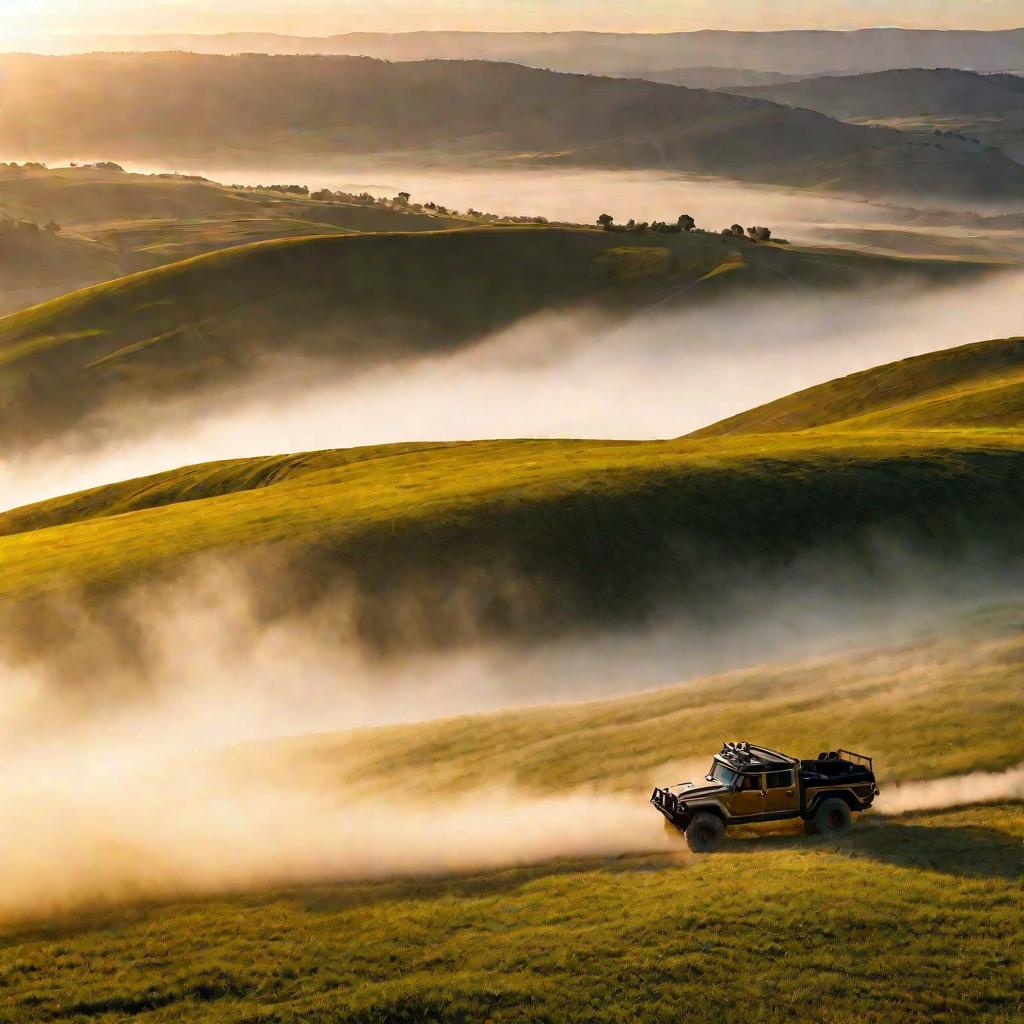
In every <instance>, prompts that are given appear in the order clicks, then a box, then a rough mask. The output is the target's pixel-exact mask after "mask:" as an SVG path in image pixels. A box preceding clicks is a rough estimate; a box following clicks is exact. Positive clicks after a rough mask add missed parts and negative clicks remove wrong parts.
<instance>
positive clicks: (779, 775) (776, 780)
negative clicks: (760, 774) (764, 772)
mask: <svg viewBox="0 0 1024 1024" xmlns="http://www.w3.org/2000/svg"><path fill="white" fill-rule="evenodd" d="M792 785H793V773H792V772H791V771H785V772H769V773H768V788H769V789H789V788H790V786H792Z"/></svg>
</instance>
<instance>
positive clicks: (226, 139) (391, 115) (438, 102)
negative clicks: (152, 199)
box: [0, 54, 1024, 201]
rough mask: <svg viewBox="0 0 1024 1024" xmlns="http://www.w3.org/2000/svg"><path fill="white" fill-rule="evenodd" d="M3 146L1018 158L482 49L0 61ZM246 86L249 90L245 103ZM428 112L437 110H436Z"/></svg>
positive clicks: (976, 174)
mask: <svg viewBox="0 0 1024 1024" xmlns="http://www.w3.org/2000/svg"><path fill="white" fill-rule="evenodd" d="M0 73H2V74H3V78H4V89H5V103H4V105H3V106H2V107H0V146H5V147H7V148H8V149H9V150H10V151H11V152H21V153H26V154H32V153H35V154H40V155H45V154H48V153H52V152H68V151H75V150H82V151H88V152H95V151H96V150H97V148H99V149H103V150H107V151H109V152H110V153H112V154H117V155H119V156H121V157H123V158H125V159H127V158H129V157H132V158H147V159H154V158H159V159H163V160H168V159H175V158H181V157H195V156H197V155H200V154H201V155H202V156H203V158H204V159H207V160H209V159H211V158H213V157H214V156H216V157H217V158H219V159H227V158H230V159H231V160H232V162H233V163H234V164H235V165H244V164H246V163H249V164H252V163H254V162H257V161H260V162H262V163H264V164H265V163H266V162H268V161H270V160H273V159H279V158H280V154H281V153H287V154H288V159H289V160H290V161H294V160H295V159H296V158H297V157H298V156H299V155H300V154H301V155H303V157H304V158H305V159H311V158H314V157H316V158H319V159H320V160H321V161H327V160H330V159H334V160H336V161H337V160H339V159H340V158H348V159H351V158H352V157H355V156H358V155H373V156H374V157H375V158H377V160H378V161H379V160H380V159H383V158H389V159H391V160H404V161H414V162H418V163H422V162H423V161H424V160H429V161H430V162H437V161H442V160H443V161H447V162H454V163H457V164H466V163H472V164H493V163H495V162H497V163H500V164H502V165H506V166H507V165H509V164H512V165H515V166H524V167H529V166H532V165H535V164H538V163H545V164H549V163H552V162H554V163H557V164H565V165H572V166H588V167H625V168H634V169H636V168H655V169H657V170H666V169H668V170H680V171H690V172H697V173H701V174H710V175H719V176H724V177H731V178H742V179H747V180H751V181H760V182H768V183H775V184H788V185H799V186H806V187H820V188H828V189H832V190H842V191H846V192H852V193H858V194H866V195H902V196H904V197H906V196H911V195H912V196H914V198H915V199H917V200H920V199H921V198H922V197H952V198H959V199H966V198H970V199H982V198H984V199H985V200H986V201H992V200H1011V201H1015V200H1021V199H1024V168H1022V167H1021V166H1020V165H1019V164H1016V163H1014V162H1013V161H1011V160H1009V159H1008V158H1006V157H1005V156H1004V155H1002V154H1001V153H998V152H989V151H987V150H984V149H983V148H981V147H978V146H974V145H972V144H970V143H968V142H963V141H961V140H959V139H955V138H954V139H943V140H940V141H934V140H929V141H924V140H921V139H919V138H916V137H914V136H908V135H904V134H901V133H899V132H896V131H893V130H890V129H884V128H878V127H864V126H860V125H852V124H846V123H843V122H839V121H835V120H833V119H831V118H828V117H825V116H823V115H821V114H818V113H815V112H812V111H807V110H795V109H791V108H788V107H783V106H779V105H777V104H774V103H769V102H766V101H764V100H757V99H751V98H749V97H746V96H734V95H729V94H725V93H710V92H706V91H703V90H690V89H685V88H681V87H675V86H669V85H662V84H658V83H654V82H647V81H641V80H638V79H606V78H595V77H590V76H584V75H565V74H557V73H555V72H550V71H541V70H536V69H532V68H525V67H521V66H519V65H513V64H497V63H489V62H483V61H467V62H452V61H419V62H415V61H410V62H399V63H394V64H390V63H387V62H384V61H377V60H372V59H369V58H360V57H309V56H265V55H253V54H248V55H240V56H234V57H228V56H205V55H199V54H90V55H83V56H74V57H33V56H25V55H21V56H18V55H14V56H5V57H3V58H0ZM253 95H259V96H261V97H263V98H264V101H263V102H261V103H258V104H254V103H252V102H251V97H252V96H253ZM441 112H443V113H441Z"/></svg>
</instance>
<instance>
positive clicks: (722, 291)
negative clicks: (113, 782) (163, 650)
mask: <svg viewBox="0 0 1024 1024" xmlns="http://www.w3.org/2000/svg"><path fill="white" fill-rule="evenodd" d="M195 187H196V188H203V187H204V186H198V185H197V186H195ZM329 209H330V210H332V211H333V210H336V209H338V207H336V206H331V207H329ZM395 216H402V215H395ZM242 227H244V224H243V222H241V221H238V220H237V219H234V220H231V221H230V224H229V226H228V228H226V229H225V230H230V232H234V233H235V235H236V239H237V230H239V229H240V228H242ZM287 229H288V230H289V232H291V233H292V234H294V233H295V230H296V229H295V225H294V223H293V222H289V224H288V225H287ZM307 229H308V230H317V229H315V227H309V226H307ZM180 230H181V229H180V228H175V230H173V231H169V232H162V233H161V234H160V236H159V237H162V238H163V239H164V242H163V243H162V244H167V245H172V246H174V245H177V244H178V241H175V239H176V238H177V237H178V235H179V234H180ZM325 230H326V231H330V232H332V233H331V234H324V233H320V234H315V235H307V236H305V237H289V238H282V239H275V240H270V241H263V242H254V243H250V244H247V245H241V246H237V247H235V248H229V249H223V250H221V251H218V252H212V253H208V254H206V255H201V256H196V257H193V258H191V259H184V260H180V261H178V262H176V263H172V264H170V265H167V266H163V267H158V268H156V269H152V270H148V271H144V272H140V273H137V274H133V275H129V276H126V277H122V278H119V279H117V280H114V281H110V282H107V283H104V284H100V285H96V286H94V287H91V288H86V289H82V290H79V291H76V292H73V293H71V294H68V295H65V296H63V297H61V298H59V299H54V300H52V301H50V302H46V303H43V304H41V305H38V306H35V307H31V308H29V309H25V310H22V311H20V312H18V313H14V314H11V315H9V316H7V317H4V318H2V319H0V437H3V438H4V439H5V441H6V442H7V443H10V444H19V443H28V442H32V441H40V440H44V439H47V438H50V437H53V436H55V435H58V434H59V433H60V432H61V431H63V430H66V429H68V428H70V427H74V426H76V425H77V424H79V423H80V422H82V421H83V420H86V419H88V418H89V417H93V418H100V417H102V416H103V415H105V414H110V413H111V412H114V411H116V410H117V409H118V408H119V407H122V406H124V405H126V404H129V403H135V404H138V403H155V402H168V401H171V400H173V399H175V398H178V397H180V396H183V395H188V396H195V395H196V393H197V392H198V391H200V390H202V389H207V390H211V391H214V390H216V389H218V388H223V387H224V386H226V385H228V384H231V383H234V382H237V381H241V380H245V379H247V378H250V377H252V376H253V375H255V374H257V373H258V372H259V371H266V370H267V369H268V365H273V366H274V367H276V368H278V369H280V367H281V366H286V367H287V366H289V364H290V366H291V369H292V371H293V372H294V370H295V367H294V362H295V360H296V359H297V358H298V357H303V358H305V359H307V360H323V361H325V362H326V363H327V364H328V365H329V366H330V367H331V368H332V369H333V370H335V371H336V372H338V373H342V372H344V371H347V370H349V369H355V368H360V367H367V366H373V365H378V364H380V363H382V362H384V361H386V360H389V359H395V358H401V357H409V356H417V355H419V356H422V355H429V354H434V353H438V352H448V351H453V350H455V349H456V348H458V347H459V346H463V345H466V344H469V343H472V342H474V341H478V340H480V339H482V338H484V337H486V336H487V335H488V334H490V333H491V332H494V331H496V330H499V329H501V328H504V327H507V326H510V325H511V324H513V323H516V322H517V321H520V320H522V319H523V318H525V317H528V316H531V315H533V314H539V313H546V312H554V311H560V310H568V309H574V310H575V309H579V308H585V309H589V310H594V309H600V310H602V311H603V312H604V313H605V314H606V315H608V316H609V317H617V316H618V317H621V316H627V315H635V314H637V313H639V312H642V311H644V310H646V309H649V308H651V307H652V306H654V305H658V308H659V309H660V310H667V309H670V308H673V304H676V305H677V306H680V307H681V306H683V305H686V306H693V305H694V304H696V303H699V302H701V301H710V300H713V299H717V298H720V297H721V296H723V295H749V294H751V293H752V292H753V291H754V290H757V289H776V290H782V291H789V290H790V289H793V288H808V289H836V288H853V287H864V286H867V285H870V284H872V283H885V284H886V285H887V286H892V285H893V284H894V282H899V281H903V282H905V283H907V284H911V283H913V284H915V285H923V284H938V283H942V282H966V281H968V280H971V279H973V278H976V277H978V276H980V275H981V274H982V273H984V272H985V271H986V270H991V269H992V268H991V267H989V266H986V265H983V264H968V263H965V262H959V261H941V260H903V259H893V258H886V257H876V256H870V255H866V254H855V253H843V252H828V251H824V250H800V249H794V248H790V247H786V246H779V245H774V244H767V245H756V244H753V243H750V242H748V241H743V240H737V239H729V238H723V237H721V236H719V235H713V234H696V233H695V234H679V235H654V234H649V235H645V236H622V235H618V234H614V233H605V232H601V231H598V230H596V229H594V230H591V229H585V228H584V229H566V228H550V227H532V228H531V227H500V226H484V227H475V228H468V229H464V230H454V231H421V232H411V233H410V232H401V233H394V232H390V233H352V232H347V233H346V232H342V229H341V228H340V227H335V226H331V227H328V228H326V229H325ZM724 271H728V273H725V272H724Z"/></svg>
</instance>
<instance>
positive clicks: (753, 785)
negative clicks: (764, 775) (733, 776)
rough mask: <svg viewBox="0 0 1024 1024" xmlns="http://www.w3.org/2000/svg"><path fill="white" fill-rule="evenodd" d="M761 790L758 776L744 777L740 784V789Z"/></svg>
mask: <svg viewBox="0 0 1024 1024" xmlns="http://www.w3.org/2000/svg"><path fill="white" fill-rule="evenodd" d="M760 788H761V776H760V775H744V776H743V781H742V782H741V783H740V789H760Z"/></svg>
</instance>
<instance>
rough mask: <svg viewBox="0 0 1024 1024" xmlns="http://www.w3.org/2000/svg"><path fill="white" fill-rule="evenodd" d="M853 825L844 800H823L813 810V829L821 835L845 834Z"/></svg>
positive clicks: (835, 798) (834, 798) (836, 798)
mask: <svg viewBox="0 0 1024 1024" xmlns="http://www.w3.org/2000/svg"><path fill="white" fill-rule="evenodd" d="M852 826H853V815H852V814H851V813H850V808H849V807H848V806H847V804H846V801H845V800H840V799H839V798H838V797H833V798H832V799H831V800H825V801H823V802H822V805H821V806H820V807H819V808H818V809H817V810H816V811H815V812H814V831H815V832H817V833H818V834H819V835H823V836H845V835H846V833H847V832H849V831H850V829H851V827H852Z"/></svg>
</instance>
